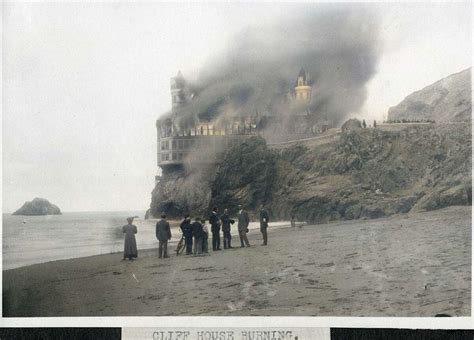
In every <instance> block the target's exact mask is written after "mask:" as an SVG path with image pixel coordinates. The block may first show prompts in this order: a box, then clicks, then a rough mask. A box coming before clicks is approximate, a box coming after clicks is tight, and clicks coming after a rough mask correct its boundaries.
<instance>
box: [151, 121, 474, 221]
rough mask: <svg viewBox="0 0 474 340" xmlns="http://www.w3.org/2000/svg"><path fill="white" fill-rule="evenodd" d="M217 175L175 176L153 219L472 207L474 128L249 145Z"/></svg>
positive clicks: (160, 191)
mask: <svg viewBox="0 0 474 340" xmlns="http://www.w3.org/2000/svg"><path fill="white" fill-rule="evenodd" d="M220 159H221V161H220V162H219V163H218V164H217V165H216V166H215V167H212V168H208V169H202V170H200V171H194V172H191V173H185V172H184V171H182V172H174V173H172V174H171V175H169V176H165V179H164V180H163V181H162V182H161V183H160V184H158V186H157V187H156V188H155V190H154V193H153V197H154V198H153V202H152V205H151V210H150V212H151V213H152V214H153V215H155V216H157V214H158V213H159V211H162V210H163V211H166V212H167V213H168V214H171V215H174V216H181V215H182V214H183V213H185V212H189V213H192V214H200V215H202V214H204V216H207V214H208V211H209V209H210V207H212V206H217V207H219V208H220V209H221V210H222V209H224V208H229V209H230V211H231V212H235V211H236V210H237V205H238V204H242V205H244V206H245V207H247V209H248V210H249V211H250V212H254V213H256V211H257V209H258V206H259V205H260V204H261V203H265V204H266V205H267V207H268V208H269V210H270V212H271V215H272V217H273V219H288V218H289V217H290V215H291V214H295V215H296V217H297V218H298V219H300V220H307V221H312V222H327V221H330V220H337V219H358V218H376V217H382V216H387V215H392V214H395V213H405V212H408V211H412V210H413V211H420V210H432V209H438V208H441V207H445V206H449V205H467V204H470V192H471V129H470V125H469V124H446V125H439V124H429V125H424V126H408V127H403V128H400V129H399V131H384V130H383V128H377V129H359V130H356V131H347V132H343V133H341V134H340V135H339V136H336V138H335V141H334V139H332V140H330V141H329V142H327V143H314V142H312V141H307V142H304V143H297V144H295V145H292V146H287V147H279V148H273V149H271V148H269V147H268V146H267V145H266V143H265V141H264V140H263V139H262V138H259V137H254V138H250V139H248V140H246V141H244V142H242V143H241V144H239V145H236V146H234V147H233V148H231V149H229V150H227V151H226V152H225V153H224V154H223V155H222V156H221V157H220Z"/></svg>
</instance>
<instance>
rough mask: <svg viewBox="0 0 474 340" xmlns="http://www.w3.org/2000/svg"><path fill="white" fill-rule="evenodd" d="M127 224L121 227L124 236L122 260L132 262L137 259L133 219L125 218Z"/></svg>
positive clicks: (135, 231) (135, 228) (135, 229)
mask: <svg viewBox="0 0 474 340" xmlns="http://www.w3.org/2000/svg"><path fill="white" fill-rule="evenodd" d="M127 222H128V224H126V225H124V226H123V227H122V232H123V233H124V234H125V246H124V249H123V259H124V260H126V259H127V258H128V259H129V260H130V261H133V259H134V258H137V257H138V250H137V241H136V240H135V234H136V233H137V226H136V225H133V224H132V222H133V217H127Z"/></svg>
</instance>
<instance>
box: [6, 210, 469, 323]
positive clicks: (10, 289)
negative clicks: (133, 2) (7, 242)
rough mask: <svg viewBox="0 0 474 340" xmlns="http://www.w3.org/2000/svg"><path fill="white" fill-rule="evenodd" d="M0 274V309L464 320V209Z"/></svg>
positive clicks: (9, 312)
mask: <svg viewBox="0 0 474 340" xmlns="http://www.w3.org/2000/svg"><path fill="white" fill-rule="evenodd" d="M249 240H250V243H251V244H252V247H250V248H240V247H239V241H238V238H234V239H233V246H234V247H238V248H234V249H230V250H225V251H220V252H215V253H213V252H212V250H210V255H208V256H201V257H193V256H184V255H180V256H176V255H175V254H174V253H173V250H174V246H172V247H170V248H171V249H170V250H171V257H170V258H169V259H158V258H157V250H156V249H151V250H146V251H140V252H139V258H138V259H137V260H136V261H133V262H129V261H122V260H121V259H122V254H121V253H117V254H110V255H99V256H91V257H85V258H79V259H73V260H63V261H54V262H49V263H43V264H37V265H32V266H27V267H22V268H17V269H12V270H6V271H4V272H3V316H4V317H32V316H126V315H139V316H158V315H177V316H179V315H228V316H232V315H305V316H435V315H436V314H438V313H446V314H449V315H452V316H469V315H470V307H471V207H470V206H467V207H450V208H446V209H442V210H437V211H431V212H423V213H416V214H405V215H397V216H392V217H389V218H383V219H375V220H354V221H346V222H334V223H328V224H322V225H312V226H310V225H306V226H304V227H303V228H301V229H299V228H296V229H292V228H290V227H287V228H280V229H275V230H273V231H272V229H271V225H270V228H269V245H268V246H266V247H265V246H260V244H261V234H260V233H259V232H258V231H256V230H254V231H251V232H250V233H249Z"/></svg>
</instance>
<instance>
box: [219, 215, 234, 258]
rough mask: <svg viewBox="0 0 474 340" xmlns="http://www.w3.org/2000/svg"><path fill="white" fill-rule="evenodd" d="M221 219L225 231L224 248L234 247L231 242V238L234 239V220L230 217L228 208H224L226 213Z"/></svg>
mask: <svg viewBox="0 0 474 340" xmlns="http://www.w3.org/2000/svg"><path fill="white" fill-rule="evenodd" d="M221 221H222V232H223V233H224V249H227V248H232V246H231V244H230V240H231V239H232V236H231V235H230V225H231V224H232V223H234V220H231V219H230V217H229V215H228V213H227V209H224V214H222V216H221Z"/></svg>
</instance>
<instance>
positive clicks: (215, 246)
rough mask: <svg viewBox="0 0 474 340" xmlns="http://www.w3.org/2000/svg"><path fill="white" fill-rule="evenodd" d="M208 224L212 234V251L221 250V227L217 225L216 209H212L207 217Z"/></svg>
mask: <svg viewBox="0 0 474 340" xmlns="http://www.w3.org/2000/svg"><path fill="white" fill-rule="evenodd" d="M209 223H210V224H211V232H212V250H214V251H216V250H221V236H220V233H221V225H220V223H219V217H218V216H217V208H216V207H214V208H212V212H211V216H210V217H209Z"/></svg>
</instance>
